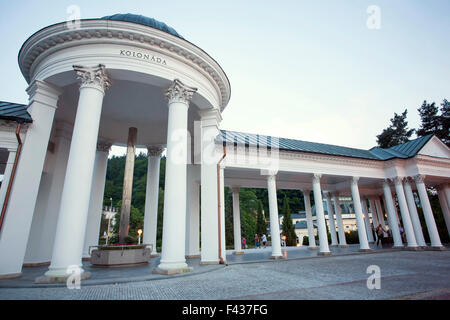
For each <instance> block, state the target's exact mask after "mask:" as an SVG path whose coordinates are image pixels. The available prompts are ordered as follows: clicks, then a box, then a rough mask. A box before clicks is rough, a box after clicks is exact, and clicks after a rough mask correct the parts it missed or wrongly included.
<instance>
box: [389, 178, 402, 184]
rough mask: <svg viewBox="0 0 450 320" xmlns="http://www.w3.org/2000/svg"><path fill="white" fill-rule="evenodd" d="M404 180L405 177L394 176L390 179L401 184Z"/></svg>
mask: <svg viewBox="0 0 450 320" xmlns="http://www.w3.org/2000/svg"><path fill="white" fill-rule="evenodd" d="M404 180H405V177H394V178H393V179H392V181H393V182H394V184H402V183H403V181H404Z"/></svg>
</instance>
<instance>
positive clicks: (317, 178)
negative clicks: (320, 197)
mask: <svg viewBox="0 0 450 320" xmlns="http://www.w3.org/2000/svg"><path fill="white" fill-rule="evenodd" d="M320 178H322V174H320V173H314V175H313V179H312V180H313V183H320Z"/></svg>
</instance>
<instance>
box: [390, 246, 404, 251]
mask: <svg viewBox="0 0 450 320" xmlns="http://www.w3.org/2000/svg"><path fill="white" fill-rule="evenodd" d="M404 248H405V246H393V247H392V249H395V250H403V249H404Z"/></svg>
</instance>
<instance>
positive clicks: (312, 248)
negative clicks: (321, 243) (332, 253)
mask: <svg viewBox="0 0 450 320" xmlns="http://www.w3.org/2000/svg"><path fill="white" fill-rule="evenodd" d="M318 249H319V247H308V250H318Z"/></svg>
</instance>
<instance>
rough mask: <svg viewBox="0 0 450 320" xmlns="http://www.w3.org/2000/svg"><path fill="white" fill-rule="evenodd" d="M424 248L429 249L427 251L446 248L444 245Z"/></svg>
mask: <svg viewBox="0 0 450 320" xmlns="http://www.w3.org/2000/svg"><path fill="white" fill-rule="evenodd" d="M425 250H429V251H445V250H447V248H445V247H444V246H440V247H426V249H425Z"/></svg>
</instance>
